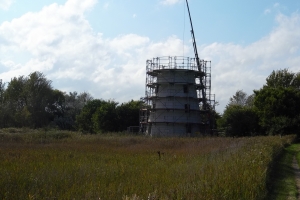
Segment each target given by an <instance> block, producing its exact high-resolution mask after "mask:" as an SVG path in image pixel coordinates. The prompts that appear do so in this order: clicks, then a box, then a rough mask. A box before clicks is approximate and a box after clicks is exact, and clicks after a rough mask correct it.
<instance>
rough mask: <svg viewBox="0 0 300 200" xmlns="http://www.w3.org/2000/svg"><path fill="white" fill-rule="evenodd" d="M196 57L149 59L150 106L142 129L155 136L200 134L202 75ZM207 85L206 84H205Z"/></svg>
mask: <svg viewBox="0 0 300 200" xmlns="http://www.w3.org/2000/svg"><path fill="white" fill-rule="evenodd" d="M203 76H205V74H204V72H200V71H199V70H198V68H197V65H196V62H195V59H194V58H188V57H160V58H154V59H152V60H147V67H146V97H145V98H144V99H145V102H146V104H147V107H146V108H145V109H144V110H143V109H142V114H141V120H140V122H141V124H143V125H142V126H141V127H142V129H143V130H142V131H143V132H145V133H146V134H148V135H151V136H163V137H165V136H167V137H168V136H169V137H173V136H196V135H197V134H199V133H200V130H201V126H202V122H201V120H202V119H201V112H202V111H201V110H200V106H201V103H200V102H201V99H202V97H201V93H200V89H201V88H200V87H201V86H200V81H199V80H200V78H201V77H203ZM202 87H203V86H202Z"/></svg>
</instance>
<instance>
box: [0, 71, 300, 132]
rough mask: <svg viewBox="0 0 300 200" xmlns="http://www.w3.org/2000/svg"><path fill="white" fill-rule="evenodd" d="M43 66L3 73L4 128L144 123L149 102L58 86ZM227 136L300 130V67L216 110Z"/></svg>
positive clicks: (85, 128) (117, 127) (110, 128)
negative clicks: (23, 72)
mask: <svg viewBox="0 0 300 200" xmlns="http://www.w3.org/2000/svg"><path fill="white" fill-rule="evenodd" d="M51 83H52V82H51V80H48V79H47V78H46V77H45V75H44V74H43V73H41V72H33V73H31V74H29V75H28V76H26V77H25V76H19V77H14V78H12V79H11V81H10V82H8V83H3V82H2V80H1V79H0V128H8V127H17V128H20V127H29V128H34V129H36V128H43V127H55V128H58V129H61V130H77V131H82V132H83V133H101V132H119V131H124V130H126V129H127V127H129V126H138V125H139V109H140V107H141V105H142V103H143V102H141V101H134V100H131V101H129V102H126V103H122V104H119V103H118V102H116V101H114V100H103V99H94V98H93V97H92V96H91V95H90V94H89V93H87V92H83V93H77V92H69V93H66V92H62V91H60V90H57V89H54V88H53V87H52V85H51ZM214 117H215V120H214V121H216V122H217V129H218V132H219V133H220V134H221V135H224V136H256V135H276V134H280V135H283V134H295V133H299V131H300V73H299V72H298V73H294V72H291V71H289V70H288V69H283V70H277V71H273V72H272V73H271V74H270V75H269V76H268V77H267V78H266V83H265V85H263V87H262V88H260V89H259V90H254V91H253V94H251V95H248V94H246V93H245V92H244V91H243V90H238V91H237V92H236V93H235V94H234V95H233V96H232V97H230V99H229V102H228V104H227V105H226V107H225V110H224V112H223V114H222V115H221V114H219V113H216V112H215V113H214Z"/></svg>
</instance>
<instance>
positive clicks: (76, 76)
mask: <svg viewBox="0 0 300 200" xmlns="http://www.w3.org/2000/svg"><path fill="white" fill-rule="evenodd" d="M94 5H95V0H86V1H80V0H68V1H67V3H66V4H65V5H62V6H59V5H57V4H52V5H49V6H46V7H44V8H43V9H42V10H41V11H39V12H36V13H27V14H25V15H23V16H21V17H20V18H17V19H14V20H12V21H10V22H4V23H2V24H1V25H0V41H1V42H0V66H1V69H0V77H1V78H2V79H4V81H10V79H11V78H12V77H15V76H19V75H28V74H29V73H31V72H33V71H41V72H43V73H44V74H46V76H47V78H49V79H50V80H52V81H53V86H54V88H57V89H60V90H63V91H64V90H67V91H78V92H82V91H88V92H90V93H91V94H92V95H93V96H94V97H95V98H104V99H110V98H112V99H116V100H117V101H119V102H123V101H128V100H130V99H139V98H140V97H141V96H143V95H144V91H145V67H146V60H147V59H151V58H153V57H160V56H181V55H183V52H185V55H188V56H191V55H193V52H192V48H191V47H192V46H191V45H189V46H186V45H183V43H182V40H180V39H179V38H178V37H176V36H170V37H169V38H167V39H166V40H164V41H160V42H153V41H152V40H151V38H150V37H147V36H140V35H136V34H127V35H120V36H118V37H115V38H104V37H103V35H102V34H101V33H95V32H94V31H93V29H92V27H91V26H90V24H89V22H88V21H87V20H86V18H85V16H84V13H85V12H86V11H87V10H89V9H91V8H92V7H93V6H94ZM276 21H277V24H278V25H277V26H276V27H275V28H274V30H273V31H272V32H271V33H270V34H269V35H267V36H265V37H264V38H261V39H260V40H259V41H256V42H254V43H252V44H250V45H248V46H241V45H238V44H223V43H213V44H210V45H206V46H201V47H199V48H198V51H199V55H200V57H201V58H203V59H206V60H211V61H212V91H213V93H215V94H216V98H217V101H219V102H220V106H219V107H218V108H217V109H218V110H219V111H222V110H223V108H224V106H225V105H226V104H227V102H228V100H229V98H230V97H231V96H232V95H233V94H234V93H235V92H236V91H237V90H238V89H243V90H244V91H245V92H247V93H248V94H251V92H252V90H253V89H259V88H260V87H261V86H262V85H263V84H264V82H265V78H266V77H267V76H268V75H269V74H270V73H271V71H272V70H273V69H275V70H276V69H282V68H290V69H291V70H294V71H296V70H297V71H299V63H300V49H299V47H300V15H299V14H294V15H292V16H285V15H282V14H279V15H277V17H276Z"/></svg>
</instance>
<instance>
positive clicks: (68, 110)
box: [54, 92, 93, 130]
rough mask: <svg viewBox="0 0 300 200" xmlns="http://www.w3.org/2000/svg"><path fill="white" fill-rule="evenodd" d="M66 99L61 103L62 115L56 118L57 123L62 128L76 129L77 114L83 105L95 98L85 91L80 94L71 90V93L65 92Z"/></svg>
mask: <svg viewBox="0 0 300 200" xmlns="http://www.w3.org/2000/svg"><path fill="white" fill-rule="evenodd" d="M63 96H64V97H63V99H64V101H63V102H62V105H61V113H62V114H61V115H59V116H57V117H56V118H55V119H54V122H55V124H56V125H57V126H58V127H59V128H60V129H64V130H65V129H67V130H74V129H76V116H77V115H79V114H80V112H81V110H82V109H83V107H84V106H85V105H86V104H87V103H88V102H89V101H91V100H92V99H93V97H92V96H91V95H90V94H89V93H87V92H83V93H80V94H78V93H77V92H70V93H69V94H66V93H64V94H63Z"/></svg>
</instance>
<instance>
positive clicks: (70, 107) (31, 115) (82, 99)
mask: <svg viewBox="0 0 300 200" xmlns="http://www.w3.org/2000/svg"><path fill="white" fill-rule="evenodd" d="M51 83H52V81H51V80H48V79H47V78H46V77H45V75H44V74H43V73H41V72H38V71H37V72H33V73H31V74H29V75H28V76H27V77H25V76H19V77H14V78H12V79H11V81H10V82H8V83H3V82H2V80H1V79H0V128H8V127H17V128H19V127H29V128H34V129H36V128H43V127H49V126H50V127H55V128H58V129H62V130H79V131H82V132H84V133H97V132H107V131H123V130H126V128H127V127H128V126H138V125H139V108H140V105H141V102H140V101H134V100H131V101H129V102H126V103H122V104H119V103H118V102H116V101H114V100H103V99H94V98H93V97H92V96H91V95H90V94H89V93H87V92H83V93H77V92H69V93H66V92H62V91H60V90H57V89H54V88H53V87H52V85H51Z"/></svg>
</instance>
